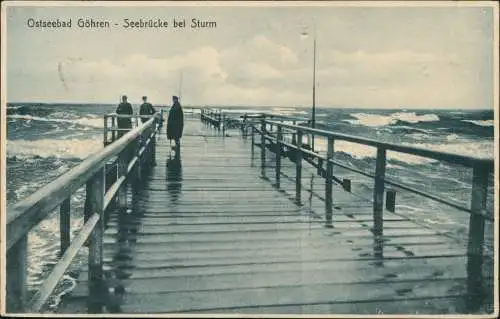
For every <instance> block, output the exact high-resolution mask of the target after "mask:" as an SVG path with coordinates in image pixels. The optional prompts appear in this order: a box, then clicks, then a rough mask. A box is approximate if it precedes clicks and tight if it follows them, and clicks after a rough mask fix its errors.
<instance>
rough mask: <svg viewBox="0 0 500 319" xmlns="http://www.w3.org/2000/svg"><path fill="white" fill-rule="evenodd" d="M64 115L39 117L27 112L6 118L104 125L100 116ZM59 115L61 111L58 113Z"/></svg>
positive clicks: (96, 126)
mask: <svg viewBox="0 0 500 319" xmlns="http://www.w3.org/2000/svg"><path fill="white" fill-rule="evenodd" d="M64 114H65V115H64V116H63V117H62V118H52V117H40V116H33V115H29V114H25V115H21V114H13V115H8V116H7V118H8V119H18V120H25V121H28V122H30V121H40V122H58V123H69V124H79V125H82V126H90V127H95V128H102V127H104V122H103V120H102V119H101V118H96V117H76V116H75V117H72V116H71V115H70V114H68V113H64ZM59 115H61V113H59Z"/></svg>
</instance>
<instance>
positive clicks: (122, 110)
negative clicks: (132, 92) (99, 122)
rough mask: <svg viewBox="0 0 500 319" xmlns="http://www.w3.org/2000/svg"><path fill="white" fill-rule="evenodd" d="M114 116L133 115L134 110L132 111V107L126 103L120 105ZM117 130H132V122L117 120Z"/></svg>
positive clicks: (129, 120)
mask: <svg viewBox="0 0 500 319" xmlns="http://www.w3.org/2000/svg"><path fill="white" fill-rule="evenodd" d="M116 114H121V115H133V114H134V110H133V109H132V105H131V104H130V103H128V102H125V103H123V102H122V103H120V104H119V105H118V108H117V109H116ZM117 124H118V128H132V120H131V119H130V118H123V117H122V118H120V117H119V118H118V120H117Z"/></svg>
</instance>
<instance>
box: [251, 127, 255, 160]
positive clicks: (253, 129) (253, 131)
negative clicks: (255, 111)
mask: <svg viewBox="0 0 500 319" xmlns="http://www.w3.org/2000/svg"><path fill="white" fill-rule="evenodd" d="M251 131H252V148H251V150H252V158H253V154H254V148H255V126H254V125H253V123H252V129H251Z"/></svg>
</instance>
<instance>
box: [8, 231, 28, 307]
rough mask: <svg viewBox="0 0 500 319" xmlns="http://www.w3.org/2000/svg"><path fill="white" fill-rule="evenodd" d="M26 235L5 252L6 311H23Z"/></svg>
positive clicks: (26, 257)
mask: <svg viewBox="0 0 500 319" xmlns="http://www.w3.org/2000/svg"><path fill="white" fill-rule="evenodd" d="M27 260H28V236H27V235H25V236H23V237H21V239H19V241H18V242H17V243H16V244H14V245H13V246H12V247H11V248H10V249H9V251H8V252H7V260H6V263H7V267H6V281H7V285H6V294H5V299H6V301H7V307H6V310H7V312H23V311H24V308H25V303H26V274H27V272H28V267H27Z"/></svg>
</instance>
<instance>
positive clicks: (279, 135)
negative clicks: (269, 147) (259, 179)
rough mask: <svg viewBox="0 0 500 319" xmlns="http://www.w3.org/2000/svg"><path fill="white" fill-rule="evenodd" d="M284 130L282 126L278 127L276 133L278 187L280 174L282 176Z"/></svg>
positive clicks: (278, 185)
mask: <svg viewBox="0 0 500 319" xmlns="http://www.w3.org/2000/svg"><path fill="white" fill-rule="evenodd" d="M282 138H283V136H282V130H281V126H278V127H277V133H276V145H275V147H276V149H275V153H276V187H277V188H279V187H280V176H281V140H282Z"/></svg>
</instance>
